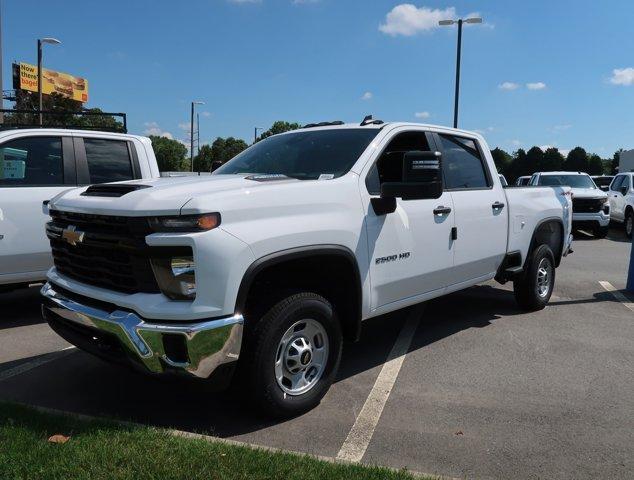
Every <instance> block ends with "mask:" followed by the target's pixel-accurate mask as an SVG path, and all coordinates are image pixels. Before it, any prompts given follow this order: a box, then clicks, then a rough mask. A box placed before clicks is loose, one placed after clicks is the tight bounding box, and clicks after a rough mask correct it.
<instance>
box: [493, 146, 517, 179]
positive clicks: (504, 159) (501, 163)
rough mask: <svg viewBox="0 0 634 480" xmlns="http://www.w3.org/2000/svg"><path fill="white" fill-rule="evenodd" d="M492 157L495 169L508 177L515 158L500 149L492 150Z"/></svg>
mask: <svg viewBox="0 0 634 480" xmlns="http://www.w3.org/2000/svg"><path fill="white" fill-rule="evenodd" d="M491 156H492V157H493V161H494V162H495V167H496V168H497V169H498V173H501V174H502V175H504V176H505V177H506V175H507V173H509V172H508V169H509V167H510V165H511V163H512V162H513V157H511V155H509V154H508V153H507V152H505V151H504V150H502V149H501V148H499V147H496V148H494V149H493V150H491Z"/></svg>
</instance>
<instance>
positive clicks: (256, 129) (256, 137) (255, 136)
mask: <svg viewBox="0 0 634 480" xmlns="http://www.w3.org/2000/svg"><path fill="white" fill-rule="evenodd" d="M258 130H264V128H262V127H255V133H254V134H253V143H254V144H255V143H256V142H257V141H258Z"/></svg>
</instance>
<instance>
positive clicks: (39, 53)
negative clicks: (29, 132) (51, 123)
mask: <svg viewBox="0 0 634 480" xmlns="http://www.w3.org/2000/svg"><path fill="white" fill-rule="evenodd" d="M45 43H50V44H52V45H59V44H60V43H62V42H60V41H59V40H58V39H56V38H52V37H45V38H38V39H37V98H38V105H39V110H40V114H39V117H40V122H39V123H40V127H41V126H42V45H43V44H45Z"/></svg>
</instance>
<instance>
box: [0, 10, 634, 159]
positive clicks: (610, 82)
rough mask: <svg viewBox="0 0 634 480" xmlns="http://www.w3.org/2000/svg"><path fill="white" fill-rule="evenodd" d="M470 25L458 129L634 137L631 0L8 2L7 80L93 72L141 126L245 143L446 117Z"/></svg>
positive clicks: (565, 145)
mask: <svg viewBox="0 0 634 480" xmlns="http://www.w3.org/2000/svg"><path fill="white" fill-rule="evenodd" d="M472 13H477V14H479V15H481V16H482V17H483V18H484V20H485V23H484V24H483V25H481V26H470V27H468V28H465V30H464V35H463V41H464V42H463V63H462V86H461V109H460V127H462V128H466V129H471V130H479V131H481V132H483V134H484V135H485V137H486V138H487V140H488V141H489V143H490V144H491V146H500V147H502V148H504V149H506V150H508V151H513V150H516V149H517V148H518V147H524V148H527V147H530V146H532V145H540V146H541V145H554V146H557V147H559V148H561V149H563V150H567V149H570V148H572V147H574V146H576V145H581V146H584V147H586V148H587V149H588V150H590V151H593V152H596V153H598V154H600V155H602V156H606V157H607V156H611V155H612V153H613V152H614V150H615V149H617V148H619V147H624V148H634V115H633V114H632V111H633V110H632V105H633V103H634V35H632V34H631V30H632V29H631V19H632V18H633V17H634V2H633V1H631V0H614V1H604V2H597V1H584V0H576V1H572V0H569V1H568V0H557V1H542V0H531V1H520V0H512V1H511V0H506V1H502V0H482V1H478V2H474V1H442V2H440V1H431V0H425V1H422V2H419V1H412V2H403V1H393V0H392V1H388V0H371V1H370V0H365V1H363V0H259V1H258V0H181V1H178V2H177V1H167V0H152V1H150V0H127V1H120V0H108V1H98V0H87V1H81V2H52V1H50V0H49V1H41V0H37V1H33V0H32V1H28V2H27V1H22V0H2V15H3V18H2V28H3V33H2V35H3V70H4V71H3V82H4V84H3V86H4V88H5V89H7V88H11V71H10V65H11V63H12V61H14V60H17V61H26V62H31V63H34V62H35V60H36V58H35V55H36V51H35V50H36V49H35V40H36V38H38V37H42V36H54V37H57V38H59V39H60V40H62V42H63V44H62V45H61V46H47V47H46V49H45V55H44V65H45V66H46V67H48V68H51V69H57V70H61V71H64V72H68V73H72V74H75V75H78V76H84V77H86V78H87V79H88V80H89V82H90V102H89V104H88V105H89V106H98V107H101V108H103V109H104V110H110V111H124V112H127V113H128V119H129V127H130V131H131V132H132V133H140V134H142V133H163V134H165V135H171V136H173V137H174V138H177V139H186V138H187V135H188V134H187V132H186V130H187V129H188V122H189V102H190V101H191V100H192V99H197V100H202V101H205V102H206V105H205V106H202V107H200V111H201V113H202V115H201V142H209V141H210V140H212V139H213V138H215V137H217V136H229V135H233V136H237V137H242V138H244V139H247V140H249V141H250V140H251V138H252V136H253V127H254V126H258V127H260V126H261V127H268V126H269V125H270V124H271V123H272V122H273V121H275V120H280V119H282V120H289V121H298V122H302V123H307V122H313V121H323V120H335V119H341V120H345V121H360V120H361V119H362V118H363V116H364V115H365V114H368V113H372V114H374V115H375V117H378V118H382V119H384V120H392V121H422V122H425V123H434V124H441V125H450V124H451V122H452V115H453V90H454V75H455V70H454V69H455V46H456V45H455V43H456V29H455V27H442V28H437V27H436V23H437V20H438V19H439V18H444V17H447V16H449V17H452V16H465V15H468V14H472Z"/></svg>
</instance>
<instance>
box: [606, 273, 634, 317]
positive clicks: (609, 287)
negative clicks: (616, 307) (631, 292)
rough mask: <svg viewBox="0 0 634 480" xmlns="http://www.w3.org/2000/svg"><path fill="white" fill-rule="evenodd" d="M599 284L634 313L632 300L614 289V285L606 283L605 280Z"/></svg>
mask: <svg viewBox="0 0 634 480" xmlns="http://www.w3.org/2000/svg"><path fill="white" fill-rule="evenodd" d="M599 283H600V284H601V286H602V287H603V288H604V289H605V290H606V291H608V292H610V293H611V294H612V296H613V297H614V298H616V299H617V300H618V301H619V302H621V303H622V304H623V305H625V306H626V307H627V308H629V309H630V310H631V311H632V312H634V303H633V302H630V300H629V299H628V298H627V297H626V296H625V295H623V294H622V293H621V292H619V291H618V290H617V289H616V288H615V287H614V285H612V284H611V283H610V282H606V281H603V280H601V281H599Z"/></svg>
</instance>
